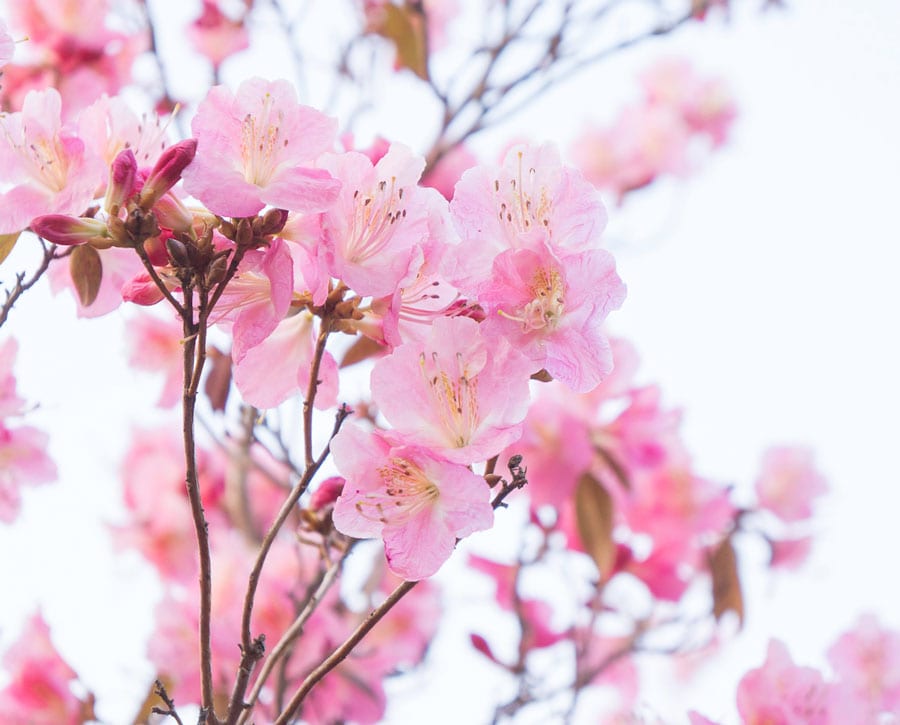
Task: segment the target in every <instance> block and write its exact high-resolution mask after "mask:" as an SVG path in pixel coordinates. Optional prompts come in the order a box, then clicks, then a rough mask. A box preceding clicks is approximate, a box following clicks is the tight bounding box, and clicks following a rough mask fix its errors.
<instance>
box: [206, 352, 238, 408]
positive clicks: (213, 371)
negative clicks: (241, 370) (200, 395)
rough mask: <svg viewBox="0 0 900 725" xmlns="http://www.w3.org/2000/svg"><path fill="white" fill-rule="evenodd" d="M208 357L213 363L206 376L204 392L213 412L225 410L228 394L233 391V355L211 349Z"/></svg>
mask: <svg viewBox="0 0 900 725" xmlns="http://www.w3.org/2000/svg"><path fill="white" fill-rule="evenodd" d="M207 356H208V357H209V359H210V361H211V362H212V367H211V368H210V371H209V374H208V375H207V376H206V384H205V385H204V386H203V392H205V393H206V397H207V398H209V404H210V405H211V406H212V409H213V410H225V403H227V402H228V393H229V391H230V390H231V355H226V354H225V353H223V352H220V351H219V350H217V349H216V348H214V347H211V348H210V349H209V352H207Z"/></svg>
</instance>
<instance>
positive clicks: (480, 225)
mask: <svg viewBox="0 0 900 725" xmlns="http://www.w3.org/2000/svg"><path fill="white" fill-rule="evenodd" d="M450 211H451V214H452V216H453V221H454V222H455V224H456V227H457V229H458V230H459V233H460V236H461V237H462V240H463V241H462V244H461V245H460V246H459V247H458V248H457V249H455V250H454V252H455V253H454V255H453V257H452V258H451V259H450V260H448V261H452V262H453V263H455V266H453V267H452V268H450V269H448V272H449V278H450V280H451V281H453V282H455V283H456V284H458V285H459V286H460V287H461V288H462V289H463V290H464V291H469V288H470V286H471V285H472V284H477V283H479V282H482V281H484V280H485V279H486V278H488V277H489V276H490V274H491V269H492V266H493V261H494V258H495V257H496V256H497V255H498V254H500V253H501V252H504V251H506V250H508V249H522V248H526V247H528V248H533V247H534V246H535V245H536V244H538V243H540V242H542V241H544V240H548V241H549V243H550V245H551V246H552V248H553V249H555V250H559V249H565V250H567V251H582V250H585V249H589V248H591V247H593V246H595V245H596V243H597V240H598V239H599V237H600V234H601V233H602V232H603V229H604V227H605V226H606V211H605V209H604V208H603V204H602V203H601V202H600V199H599V197H598V196H597V193H596V191H595V190H594V189H593V188H592V187H591V186H590V184H588V183H587V182H586V181H585V180H584V178H583V177H582V176H581V174H580V173H579V172H578V171H576V170H574V169H570V168H566V167H563V166H562V163H561V162H560V158H559V152H558V151H557V150H556V148H555V147H554V146H552V145H549V144H547V145H544V146H540V147H536V148H533V147H528V146H515V147H513V148H512V149H511V150H510V151H509V152H508V153H507V155H506V159H505V161H504V163H503V165H502V166H499V167H497V166H476V167H475V168H472V169H469V170H468V171H466V172H465V173H464V174H463V175H462V178H461V179H460V180H459V183H458V184H457V185H456V192H455V194H454V197H453V201H452V202H451V204H450Z"/></svg>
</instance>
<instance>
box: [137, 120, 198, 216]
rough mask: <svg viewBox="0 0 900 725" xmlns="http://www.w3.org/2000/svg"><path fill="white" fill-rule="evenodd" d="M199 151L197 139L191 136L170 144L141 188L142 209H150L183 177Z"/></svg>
mask: <svg viewBox="0 0 900 725" xmlns="http://www.w3.org/2000/svg"><path fill="white" fill-rule="evenodd" d="M195 153H197V139H195V138H189V139H186V140H185V141H179V142H178V143H177V144H175V145H173V146H169V148H167V149H166V150H165V151H163V152H162V154H160V157H159V161H157V162H156V166H154V167H153V170H152V171H151V172H150V176H148V177H147V181H145V182H144V188H143V189H141V197H140V205H141V208H142V209H150V208H151V207H152V206H154V205H155V204H156V202H157V201H159V199H160V198H161V197H162V195H163V194H165V193H166V192H167V191H168V190H169V189H171V188H172V187H173V186H175V184H177V183H178V181H179V180H180V179H181V174H182V172H183V171H184V170H185V169H186V168H187V166H188V164H190V163H191V161H193V160H194V154H195Z"/></svg>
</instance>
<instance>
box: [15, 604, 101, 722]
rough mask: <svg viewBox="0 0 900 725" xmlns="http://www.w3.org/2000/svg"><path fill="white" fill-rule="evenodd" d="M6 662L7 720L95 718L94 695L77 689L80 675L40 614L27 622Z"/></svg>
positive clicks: (30, 720)
mask: <svg viewBox="0 0 900 725" xmlns="http://www.w3.org/2000/svg"><path fill="white" fill-rule="evenodd" d="M3 664H4V667H5V669H6V671H7V672H8V674H9V683H8V684H7V685H6V687H4V688H3V689H2V690H0V713H2V715H3V720H4V722H8V723H28V724H29V725H81V724H82V723H85V722H89V721H93V720H94V714H93V708H92V698H90V696H88V697H86V698H83V699H80V698H78V697H76V695H75V694H74V693H73V691H72V685H73V684H74V683H75V682H77V680H78V675H77V674H76V673H75V671H74V670H73V669H72V668H71V667H70V666H69V665H68V664H67V663H66V661H65V660H64V659H63V658H62V657H61V656H60V655H59V653H58V652H57V651H56V648H55V647H54V646H53V642H52V640H51V639H50V629H49V627H48V626H47V623H46V622H45V621H44V618H43V617H42V616H41V615H40V614H35V615H34V616H32V617H31V619H30V620H29V621H28V622H27V624H26V625H25V628H24V629H23V630H22V633H21V635H20V636H19V639H18V640H16V642H15V643H14V644H13V645H12V647H10V648H9V650H7V652H6V654H5V655H4V657H3Z"/></svg>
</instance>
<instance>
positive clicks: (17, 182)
mask: <svg viewBox="0 0 900 725" xmlns="http://www.w3.org/2000/svg"><path fill="white" fill-rule="evenodd" d="M61 108H62V101H61V99H60V96H59V93H58V92H57V91H56V90H54V89H52V88H50V89H48V90H46V91H40V92H38V91H32V92H31V93H29V94H28V95H27V96H26V97H25V103H24V105H23V107H22V111H21V112H19V113H11V114H9V115H6V116H2V117H0V168H3V179H4V181H5V182H8V183H10V184H11V185H12V186H11V188H8V189H7V190H6V191H4V192H2V193H0V209H2V210H3V211H2V212H0V234H10V233H14V232H18V231H20V230H22V229H24V228H25V227H27V226H28V223H29V222H30V221H31V220H32V219H33V218H34V217H36V216H40V215H42V214H76V215H78V214H81V213H82V212H83V211H84V210H85V209H86V208H87V207H88V206H89V204H90V202H91V201H92V200H93V198H94V191H95V190H96V189H97V188H98V187H99V186H100V185H101V184H103V183H104V182H105V178H104V176H105V169H104V168H103V166H102V164H101V163H100V161H99V159H97V158H96V157H92V156H90V155H88V154H86V153H85V148H84V142H83V141H82V140H81V139H80V138H78V137H77V136H75V135H74V134H73V133H72V132H70V131H69V130H67V129H65V128H64V127H63V126H62V124H61V122H60V111H61Z"/></svg>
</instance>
